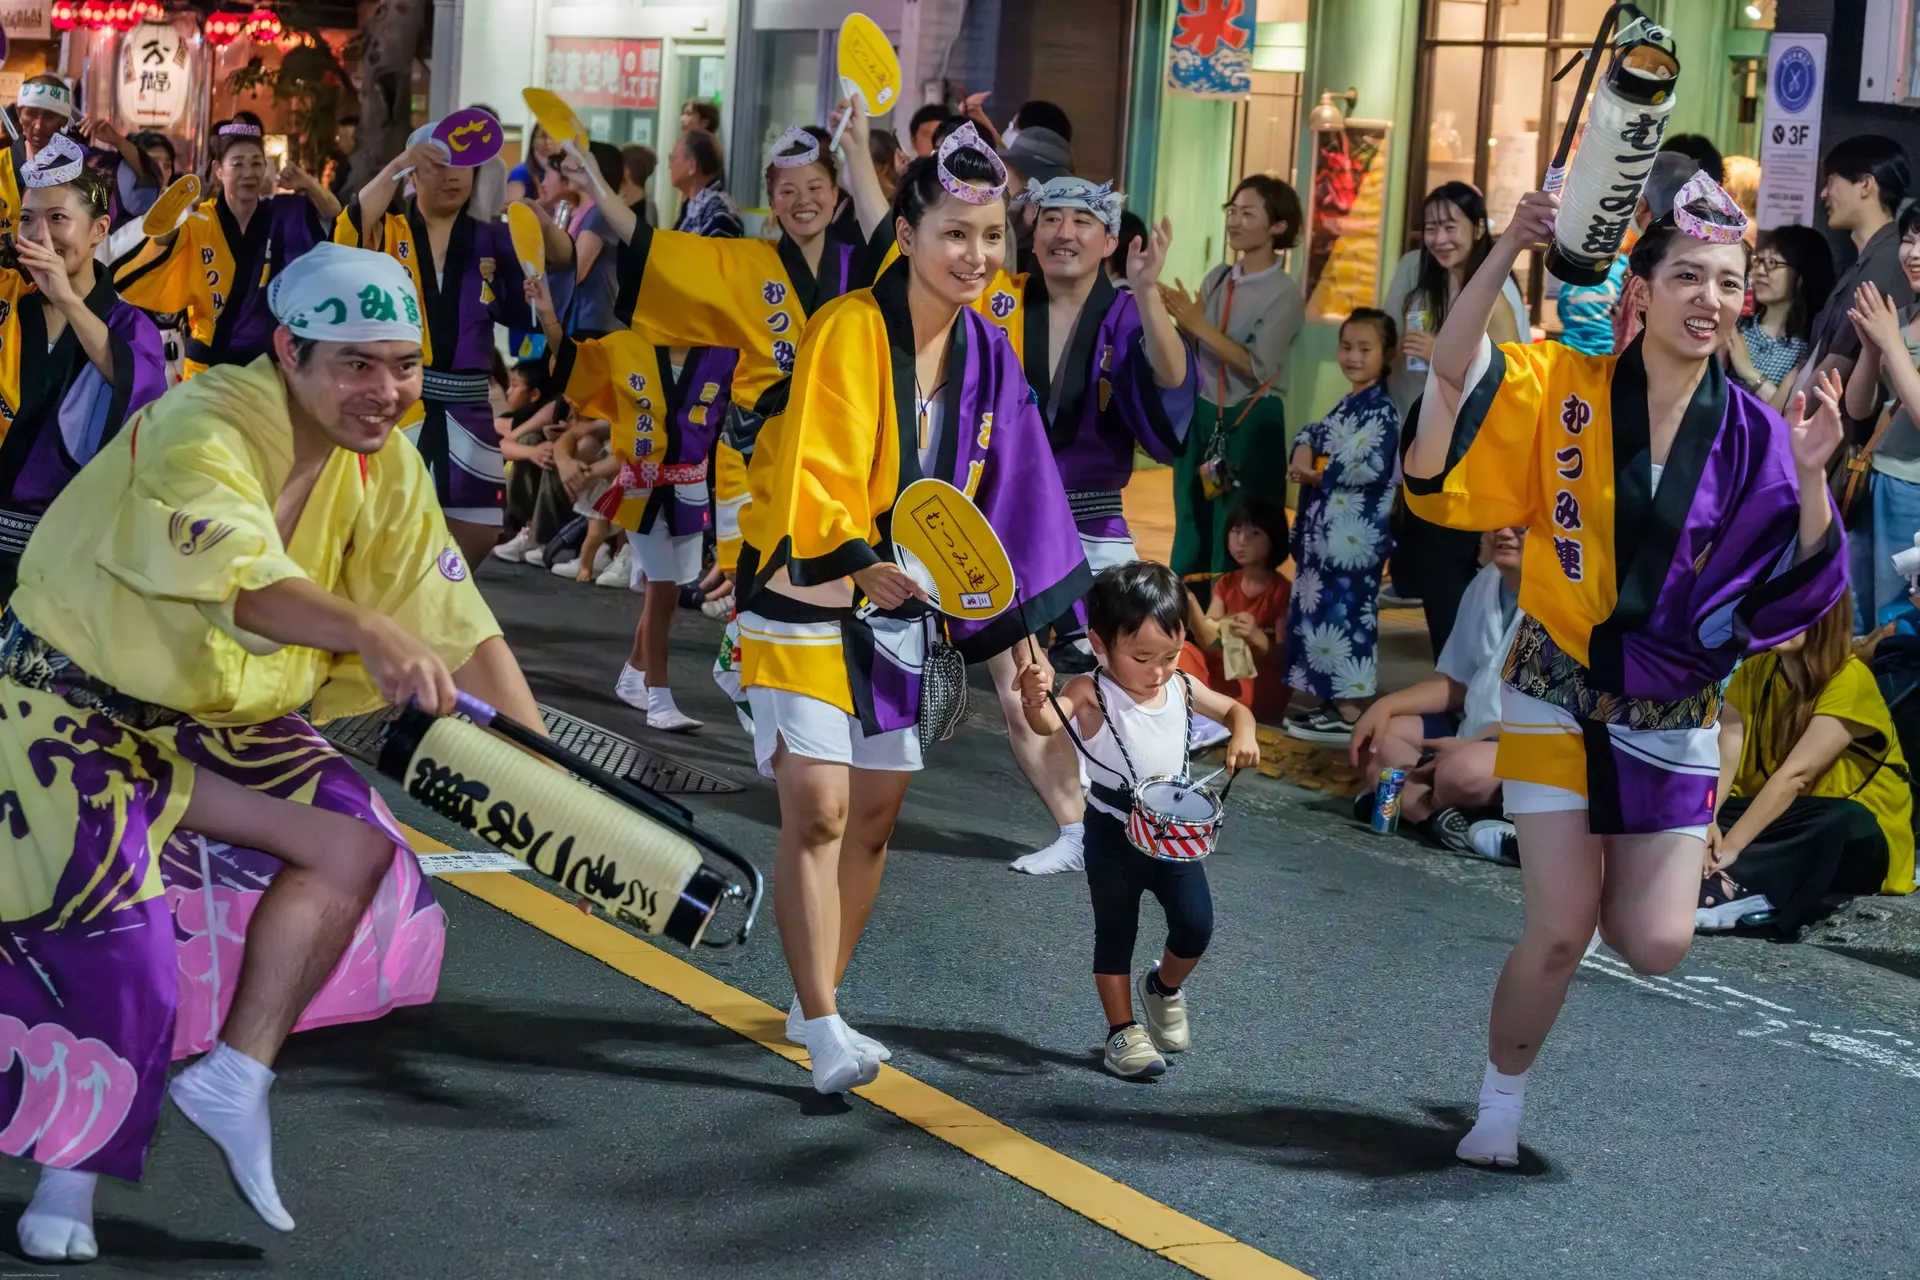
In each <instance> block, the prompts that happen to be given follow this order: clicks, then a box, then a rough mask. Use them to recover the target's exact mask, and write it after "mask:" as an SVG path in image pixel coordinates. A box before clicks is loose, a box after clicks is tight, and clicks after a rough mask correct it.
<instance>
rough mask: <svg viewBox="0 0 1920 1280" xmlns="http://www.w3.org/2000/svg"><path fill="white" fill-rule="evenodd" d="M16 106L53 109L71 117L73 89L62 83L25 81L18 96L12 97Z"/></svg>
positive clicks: (44, 109) (43, 109)
mask: <svg viewBox="0 0 1920 1280" xmlns="http://www.w3.org/2000/svg"><path fill="white" fill-rule="evenodd" d="M14 105H15V106H18V107H36V108H38V109H39V110H41V111H53V112H57V113H58V114H60V115H63V116H65V117H67V118H68V119H69V120H71V119H72V118H73V91H72V90H71V89H69V88H67V86H65V85H63V84H47V83H46V82H44V81H41V82H38V83H36V82H34V81H31V80H29V81H27V82H26V83H25V84H22V85H21V86H20V96H19V97H17V98H15V99H14Z"/></svg>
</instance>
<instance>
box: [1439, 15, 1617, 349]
mask: <svg viewBox="0 0 1920 1280" xmlns="http://www.w3.org/2000/svg"><path fill="white" fill-rule="evenodd" d="M1607 8H1608V4H1607V0H1429V3H1428V4H1427V6H1426V29H1425V31H1424V33H1423V35H1422V39H1421V42H1420V87H1419V97H1418V112H1417V115H1416V117H1415V122H1414V131H1413V140H1414V144H1415V145H1414V148H1413V155H1412V158H1411V165H1412V172H1411V173H1410V174H1409V175H1408V177H1409V182H1408V190H1407V200H1408V206H1407V220H1406V225H1407V227H1408V228H1409V236H1410V242H1411V244H1410V247H1418V244H1419V229H1420V227H1421V226H1422V224H1423V218H1422V216H1421V206H1422V204H1423V203H1424V201H1425V197H1426V193H1427V192H1428V191H1430V190H1432V189H1433V188H1434V187H1437V186H1439V185H1440V184H1441V183H1443V182H1466V183H1471V184H1472V185H1473V186H1475V187H1477V188H1479V189H1480V191H1482V192H1483V193H1485V195H1486V197H1487V213H1488V215H1489V217H1490V218H1491V219H1492V222H1493V226H1494V230H1495V232H1496V233H1497V232H1498V231H1499V229H1500V228H1501V227H1502V226H1504V225H1505V223H1506V220H1507V217H1508V216H1509V215H1510V214H1511V213H1512V212H1513V206H1514V204H1515V203H1516V202H1517V201H1518V200H1519V199H1520V197H1521V195H1522V194H1524V193H1525V192H1526V191H1528V190H1529V189H1531V188H1532V187H1533V185H1534V184H1535V183H1537V182H1538V181H1539V180H1540V175H1541V174H1542V173H1543V172H1545V170H1546V167H1547V162H1548V161H1549V160H1551V159H1552V157H1553V150H1554V146H1555V144H1556V143H1557V142H1558V141H1559V136H1560V129H1561V127H1562V126H1563V125H1564V123H1565V121H1566V118H1567V112H1568V111H1569V110H1570V109H1571V108H1572V106H1573V95H1574V93H1575V91H1576V89H1577V86H1578V76H1577V74H1576V75H1569V76H1568V77H1567V78H1566V79H1564V80H1561V81H1560V82H1559V83H1558V84H1555V83H1553V81H1552V76H1553V73H1554V72H1555V71H1558V70H1559V69H1560V67H1561V66H1563V65H1564V64H1565V63H1566V61H1567V60H1568V59H1569V58H1571V57H1572V56H1573V55H1574V53H1575V52H1576V51H1578V50H1580V49H1584V48H1585V47H1587V46H1588V45H1590V44H1591V43H1592V42H1593V36H1594V32H1595V31H1596V30H1597V29H1598V27H1599V23H1600V20H1601V18H1602V17H1604V16H1605V14H1606V11H1607ZM1539 258H1540V255H1538V254H1533V255H1529V256H1528V257H1527V258H1523V259H1521V261H1520V263H1519V265H1518V268H1517V272H1516V274H1517V275H1518V276H1519V277H1520V283H1521V289H1522V291H1523V292H1524V293H1525V294H1526V297H1527V300H1528V305H1529V306H1530V308H1531V309H1532V312H1533V316H1534V322H1535V323H1536V324H1538V325H1542V326H1543V327H1545V328H1547V329H1548V330H1549V331H1557V329H1558V328H1559V325H1558V323H1557V320H1556V318H1555V317H1554V316H1553V314H1552V310H1553V309H1552V304H1551V301H1550V300H1548V299H1545V298H1544V297H1543V293H1544V289H1543V281H1544V276H1543V274H1542V272H1541V270H1540V262H1539Z"/></svg>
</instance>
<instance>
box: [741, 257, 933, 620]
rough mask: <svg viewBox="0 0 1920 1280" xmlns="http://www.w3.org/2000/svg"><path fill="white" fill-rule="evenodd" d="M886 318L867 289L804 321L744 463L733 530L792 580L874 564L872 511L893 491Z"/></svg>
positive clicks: (827, 578)
mask: <svg viewBox="0 0 1920 1280" xmlns="http://www.w3.org/2000/svg"><path fill="white" fill-rule="evenodd" d="M894 417H895V414H894V408H893V365H892V359H891V353H890V350H889V348H888V345H887V328H886V322H885V320H884V319H883V318H882V317H881V315H880V309H879V306H878V304H876V303H875V302H874V300H873V295H872V294H871V293H870V292H868V291H867V290H864V289H863V290H860V291H858V292H855V293H850V294H847V295H846V296H844V297H841V298H836V299H834V300H833V301H832V302H830V303H828V304H827V305H826V306H825V307H822V308H821V309H820V310H819V311H817V312H815V313H814V317H813V320H812V322H811V323H810V324H809V325H808V327H807V340H806V342H805V343H804V344H802V346H801V348H800V354H799V363H798V364H797V365H796V366H795V368H794V372H793V388H792V393H791V395H790V396H789V398H788V400H787V409H786V412H785V413H782V414H779V415H777V416H775V417H772V418H769V419H767V423H766V425H765V426H764V427H762V428H761V431H760V439H759V443H758V444H757V445H756V446H755V447H754V454H753V462H752V465H751V466H750V468H749V469H748V483H749V487H750V490H751V494H752V496H751V498H750V500H749V504H748V506H747V509H746V511H745V512H744V513H743V514H742V515H741V517H740V531H741V534H742V536H743V538H744V539H745V541H746V543H747V544H748V545H750V546H752V547H753V548H754V549H755V550H756V551H757V552H758V553H759V557H760V563H761V564H762V565H766V564H769V563H773V562H776V561H779V560H784V561H785V563H786V565H787V568H788V576H789V577H790V578H791V579H792V581H793V582H794V584H795V585H796V586H817V585H820V584H822V583H828V582H832V581H834V580H836V579H839V578H843V577H845V576H847V575H848V574H850V573H853V572H854V571H855V570H858V569H863V568H865V567H867V566H868V565H871V564H875V563H877V562H878V560H879V556H878V554H877V553H876V552H875V550H874V546H875V544H877V543H878V541H879V530H878V528H877V525H876V520H877V517H878V516H879V515H880V514H881V513H883V512H885V511H887V510H888V509H889V508H890V507H892V505H893V501H894V498H895V497H896V496H897V494H898V491H899V487H900V459H899V424H898V423H897V422H896V421H895V420H894Z"/></svg>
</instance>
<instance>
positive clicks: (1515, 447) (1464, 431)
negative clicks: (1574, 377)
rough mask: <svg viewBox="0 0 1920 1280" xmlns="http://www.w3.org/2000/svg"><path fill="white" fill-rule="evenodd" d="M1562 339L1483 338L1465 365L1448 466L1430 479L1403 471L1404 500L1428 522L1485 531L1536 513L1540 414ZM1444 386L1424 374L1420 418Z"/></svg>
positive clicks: (1534, 518)
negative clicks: (1425, 383) (1497, 343)
mask: <svg viewBox="0 0 1920 1280" xmlns="http://www.w3.org/2000/svg"><path fill="white" fill-rule="evenodd" d="M1567 350H1568V348H1566V347H1563V346H1561V345H1560V344H1559V343H1552V342H1543V343H1537V344H1526V345H1522V344H1520V343H1515V342H1509V343H1506V344H1504V345H1502V346H1500V347H1497V348H1496V347H1493V346H1491V345H1490V344H1488V343H1485V342H1484V341H1483V342H1482V344H1481V355H1480V357H1479V358H1478V359H1476V360H1475V361H1474V364H1473V366H1472V368H1471V369H1469V371H1468V374H1467V379H1466V390H1465V392H1464V393H1463V394H1462V395H1461V397H1460V404H1459V408H1458V410H1457V411H1456V413H1455V415H1454V426H1453V439H1452V441H1451V442H1450V443H1449V445H1448V447H1447V466H1446V470H1445V471H1443V472H1442V473H1441V474H1440V475H1438V476H1435V477H1431V478H1428V479H1416V478H1414V477H1412V476H1408V477H1407V481H1406V485H1407V507H1408V509H1409V510H1411V511H1412V512H1413V513H1414V514H1415V515H1417V516H1419V517H1420V518H1421V519H1422V520H1426V521H1428V522H1429V523H1432V524H1437V525H1442V526H1444V527H1446V528H1449V529H1470V530H1474V531H1484V530H1487V529H1501V528H1505V527H1507V526H1509V525H1533V524H1536V523H1538V521H1539V517H1540V514H1541V500H1540V465H1539V459H1538V457H1537V450H1538V447H1539V440H1540V437H1541V430H1540V424H1541V416H1542V414H1543V412H1544V411H1545V407H1546V405H1547V398H1548V394H1549V383H1550V382H1551V380H1552V377H1553V373H1554V368H1555V366H1556V364H1557V363H1558V357H1557V356H1556V354H1555V353H1557V352H1564V351H1567ZM1439 394H1441V393H1440V392H1439V391H1438V390H1436V389H1435V387H1434V382H1433V380H1431V379H1430V380H1429V382H1428V391H1427V395H1426V397H1425V399H1423V401H1422V418H1423V419H1424V418H1425V416H1426V414H1427V413H1430V412H1434V411H1437V410H1438V408H1439V406H1438V405H1437V404H1434V403H1431V402H1432V401H1434V400H1435V399H1436V398H1437V396H1438V395H1439Z"/></svg>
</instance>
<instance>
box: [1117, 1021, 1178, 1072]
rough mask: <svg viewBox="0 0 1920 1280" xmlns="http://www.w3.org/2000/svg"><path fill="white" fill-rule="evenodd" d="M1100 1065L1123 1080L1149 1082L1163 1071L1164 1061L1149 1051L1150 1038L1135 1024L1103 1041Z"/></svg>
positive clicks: (1156, 1051) (1155, 1051) (1157, 1053)
mask: <svg viewBox="0 0 1920 1280" xmlns="http://www.w3.org/2000/svg"><path fill="white" fill-rule="evenodd" d="M1102 1061H1103V1062H1104V1064H1105V1065H1106V1068H1107V1070H1109V1071H1111V1072H1113V1074H1115V1075H1117V1076H1119V1077H1121V1078H1122V1079H1124V1080H1150V1079H1152V1078H1153V1077H1154V1076H1157V1075H1160V1074H1161V1073H1162V1072H1164V1071H1165V1070H1166V1069H1167V1060H1166V1059H1165V1058H1163V1057H1161V1056H1160V1051H1159V1050H1158V1049H1156V1048H1154V1047H1153V1037H1151V1036H1149V1035H1148V1034H1147V1029H1146V1028H1145V1027H1143V1026H1141V1025H1140V1024H1139V1023H1137V1022H1136V1023H1134V1024H1133V1025H1132V1026H1128V1027H1122V1028H1120V1029H1119V1030H1118V1031H1116V1032H1114V1033H1113V1034H1112V1035H1110V1036H1108V1037H1107V1049H1106V1053H1105V1055H1104V1057H1103V1059H1102Z"/></svg>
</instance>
